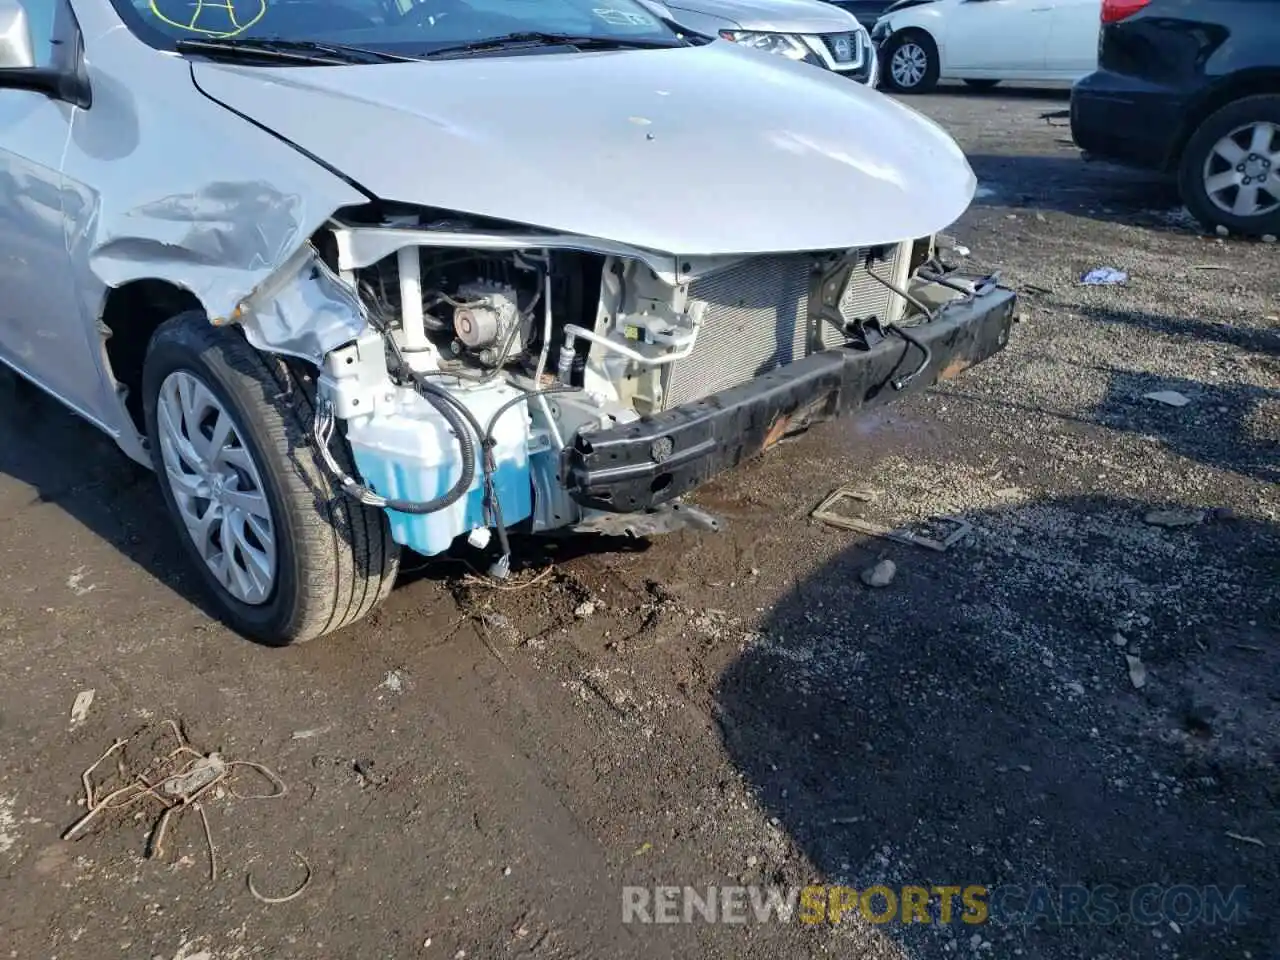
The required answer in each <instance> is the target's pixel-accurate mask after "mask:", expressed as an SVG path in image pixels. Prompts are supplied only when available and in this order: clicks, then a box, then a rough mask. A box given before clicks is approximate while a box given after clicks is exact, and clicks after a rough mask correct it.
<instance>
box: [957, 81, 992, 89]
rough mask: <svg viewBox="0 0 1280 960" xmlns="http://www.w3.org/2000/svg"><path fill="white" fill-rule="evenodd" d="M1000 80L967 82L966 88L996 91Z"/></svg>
mask: <svg viewBox="0 0 1280 960" xmlns="http://www.w3.org/2000/svg"><path fill="white" fill-rule="evenodd" d="M999 83H1000V81H999V80H966V81H965V82H964V84H965V86H966V87H972V88H973V89H974V90H994V89H995V88H996V85H997V84H999Z"/></svg>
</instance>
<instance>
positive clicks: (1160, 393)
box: [1142, 390, 1191, 407]
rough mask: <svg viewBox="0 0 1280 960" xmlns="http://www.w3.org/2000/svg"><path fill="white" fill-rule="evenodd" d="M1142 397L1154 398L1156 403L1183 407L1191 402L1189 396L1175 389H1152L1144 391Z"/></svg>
mask: <svg viewBox="0 0 1280 960" xmlns="http://www.w3.org/2000/svg"><path fill="white" fill-rule="evenodd" d="M1142 399H1143V400H1154V401H1155V402H1156V403H1163V404H1164V405H1165V406H1166V407H1185V406H1186V405H1187V404H1188V403H1190V402H1191V398H1190V397H1188V396H1187V395H1186V394H1182V393H1179V392H1178V391H1177V390H1153V391H1152V392H1151V393H1144V394H1143V395H1142Z"/></svg>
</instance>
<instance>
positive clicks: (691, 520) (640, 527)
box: [573, 501, 724, 537]
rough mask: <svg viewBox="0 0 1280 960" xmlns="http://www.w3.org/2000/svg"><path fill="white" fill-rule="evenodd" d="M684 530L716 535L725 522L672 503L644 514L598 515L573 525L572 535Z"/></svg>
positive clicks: (642, 534) (630, 534)
mask: <svg viewBox="0 0 1280 960" xmlns="http://www.w3.org/2000/svg"><path fill="white" fill-rule="evenodd" d="M686 528H690V529H693V530H707V531H712V532H715V533H719V532H720V531H721V530H723V529H724V521H722V520H720V519H719V518H718V517H715V516H712V515H711V514H710V513H707V512H706V511H705V510H700V509H698V508H697V507H695V506H693V505H691V504H687V503H680V502H679V501H675V502H672V503H666V504H663V505H662V506H661V507H658V508H657V509H655V510H651V511H649V512H647V513H597V514H594V515H592V516H588V517H587V518H585V519H584V520H583V521H582V522H581V523H578V524H576V525H575V526H574V527H573V532H575V533H600V534H604V535H606V536H612V537H652V536H657V535H658V534H663V533H675V532H676V531H677V530H684V529H686Z"/></svg>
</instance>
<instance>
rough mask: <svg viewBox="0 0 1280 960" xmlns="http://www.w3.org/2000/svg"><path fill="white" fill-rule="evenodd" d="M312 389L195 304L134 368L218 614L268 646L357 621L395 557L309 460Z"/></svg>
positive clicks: (375, 520)
mask: <svg viewBox="0 0 1280 960" xmlns="http://www.w3.org/2000/svg"><path fill="white" fill-rule="evenodd" d="M314 389H315V384H314V376H313V374H312V373H311V372H310V370H309V369H307V368H306V367H305V365H304V364H297V365H294V364H292V363H286V362H284V361H283V360H281V359H280V358H278V357H271V356H267V355H264V354H261V353H259V352H258V351H257V350H255V349H254V348H253V347H252V346H250V345H249V343H248V342H247V341H246V340H245V339H244V336H243V334H242V333H241V332H240V331H239V329H238V328H234V327H214V326H212V325H211V324H210V323H209V321H208V320H207V319H205V317H204V316H203V315H202V314H199V313H185V314H182V315H181V316H178V317H175V318H173V319H172V320H169V321H167V322H166V323H164V324H162V325H161V326H160V328H159V329H158V330H157V331H156V333H155V336H154V337H152V340H151V344H150V347H149V348H148V352H147V358H146V366H145V369H144V371H143V397H144V403H145V410H146V419H147V433H148V436H149V437H150V441H151V450H152V457H153V458H154V460H155V467H156V473H157V475H158V478H159V480H160V488H161V490H162V492H163V496H164V500H165V503H166V504H167V506H168V508H169V512H170V515H171V516H172V517H173V519H174V521H175V522H176V525H177V527H178V528H179V530H180V531H181V537H182V540H183V542H184V543H185V545H186V548H187V551H188V553H189V554H190V555H191V557H192V559H193V560H194V561H195V564H196V567H197V568H198V569H199V570H200V572H201V575H202V576H203V578H204V581H205V583H206V584H207V586H208V588H209V591H210V593H211V594H212V596H213V598H214V600H215V602H216V604H217V608H218V611H219V613H220V614H222V616H223V618H224V619H225V620H226V622H227V623H228V624H229V625H230V626H231V627H232V628H233V629H235V630H236V631H237V632H239V633H241V634H244V635H246V636H248V637H251V638H253V639H256V640H259V641H261V642H264V643H269V644H273V645H282V644H287V643H294V642H299V641H303V640H310V639H312V638H314V637H318V636H321V635H322V634H325V633H329V632H330V631H333V630H337V629H338V628H340V627H343V626H346V625H348V624H350V623H354V622H355V621H357V620H359V619H361V618H362V617H364V616H365V615H366V614H368V613H369V612H370V611H371V610H372V609H373V608H374V607H376V606H377V605H378V604H379V603H380V602H381V601H382V600H383V599H384V598H385V597H386V595H387V593H388V592H390V590H391V586H392V584H393V583H394V581H395V577H396V571H397V569H398V567H399V556H400V553H399V547H398V545H397V544H395V543H394V542H393V541H392V539H391V535H390V528H389V525H388V523H387V517H386V515H385V514H384V513H383V512H382V511H381V510H376V509H373V508H370V507H366V506H363V505H362V504H359V503H357V502H355V501H354V500H351V499H350V498H348V497H346V496H345V495H344V494H343V493H342V492H341V491H340V490H339V489H338V488H337V487H336V485H335V484H334V483H333V481H332V480H331V479H330V477H329V475H328V474H327V473H326V472H325V470H324V469H323V467H322V466H321V463H320V460H319V458H318V455H317V453H316V449H315V445H314V443H313V441H312V436H311V430H312V426H311V425H312V417H313V406H312V403H313V398H314ZM339 446H340V444H338V443H335V444H334V447H335V450H334V454H335V456H337V457H338V459H339V461H340V462H343V466H345V467H347V469H351V467H350V463H349V461H347V455H346V452H345V451H344V450H341V449H338V447H339ZM344 461H347V462H344Z"/></svg>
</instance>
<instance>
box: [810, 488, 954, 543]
mask: <svg viewBox="0 0 1280 960" xmlns="http://www.w3.org/2000/svg"><path fill="white" fill-rule="evenodd" d="M844 500H855V501H858V502H860V503H871V502H872V501H874V500H875V494H874V493H872V492H870V491H868V490H859V489H857V488H855V487H852V486H844V487H837V488H836V489H835V490H833V491H832V492H831V494H830V495H829V496H828V497H827V498H826V499H825V500H823V501H822V502H821V503H820V504H818V505H817V506H816V507H815V508H814V510H813V513H811V514H810V516H811V517H813V519H815V520H819V521H821V522H822V523H825V524H828V525H829V526H832V527H839V528H841V529H844V530H853V531H855V532H857V533H865V534H867V535H868V536H872V537H880V538H882V539H884V540H893V541H895V542H897V543H905V544H908V545H910V546H913V547H923V548H924V549H926V550H933V551H934V552H935V553H946V552H947V550H949V549H950V548H951V547H953V546H955V544H957V543H959V542H960V540H961V539H963V538H964V536H965V535H966V534H968V533H969V532H970V531H971V530H972V529H973V524H971V523H969V522H968V521H967V520H962V519H960V518H959V517H953V516H945V515H936V516H930V517H929V518H928V519H929V520H932V521H934V522H936V523H948V524H952V525H954V527H955V529H954V530H952V531H951V532H950V533H949V534H947V536H946V537H944V538H943V539H941V540H937V539H935V538H933V537H926V536H922V535H921V534H918V533H916V532H915V531H914V530H911V529H909V528H907V527H896V528H894V527H885V526H881V525H880V524H878V523H871V522H869V521H867V520H861V519H859V518H857V517H850V516H847V515H845V514H843V513H837V512H835V510H834V509H833V508H834V507H835V506H836V504H838V503H840V502H841V501H844Z"/></svg>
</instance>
